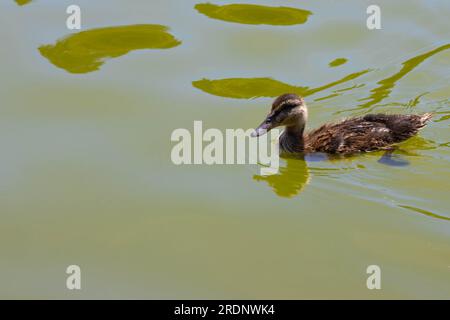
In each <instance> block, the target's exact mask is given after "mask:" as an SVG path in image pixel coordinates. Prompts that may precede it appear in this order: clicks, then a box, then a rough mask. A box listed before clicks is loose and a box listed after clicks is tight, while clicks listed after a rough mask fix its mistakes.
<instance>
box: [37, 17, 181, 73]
mask: <svg viewBox="0 0 450 320" xmlns="http://www.w3.org/2000/svg"><path fill="white" fill-rule="evenodd" d="M167 30H168V28H167V27H165V26H162V25H155V24H142V25H129V26H118V27H107V28H100V29H92V30H88V31H83V32H79V33H76V34H73V35H70V36H68V37H66V38H63V39H61V40H59V41H57V43H56V44H55V45H44V46H41V47H40V48H39V51H40V52H41V54H42V55H43V56H44V57H46V58H47V59H48V60H49V61H50V62H51V63H52V64H54V65H55V66H57V67H59V68H62V69H64V70H66V71H67V72H70V73H88V72H92V71H96V70H98V69H99V68H100V66H102V65H103V63H104V62H105V60H106V59H108V58H116V57H120V56H123V55H125V54H127V53H129V52H130V51H133V50H142V49H169V48H173V47H176V46H178V45H180V44H181V42H180V41H178V40H177V39H175V37H174V36H173V35H171V34H170V33H168V32H167Z"/></svg>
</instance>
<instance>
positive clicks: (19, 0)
mask: <svg viewBox="0 0 450 320" xmlns="http://www.w3.org/2000/svg"><path fill="white" fill-rule="evenodd" d="M15 1H16V3H17V4H18V5H19V6H23V5H26V4H28V3H30V2H31V1H32V0H15Z"/></svg>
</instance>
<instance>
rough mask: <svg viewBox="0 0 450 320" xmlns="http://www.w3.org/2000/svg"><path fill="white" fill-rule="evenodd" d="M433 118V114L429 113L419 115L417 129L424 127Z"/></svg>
mask: <svg viewBox="0 0 450 320" xmlns="http://www.w3.org/2000/svg"><path fill="white" fill-rule="evenodd" d="M432 117H433V114H432V113H431V112H427V113H424V114H422V115H420V118H419V126H418V129H422V128H423V127H425V126H426V124H427V122H428V121H429V120H430V119H431V118H432Z"/></svg>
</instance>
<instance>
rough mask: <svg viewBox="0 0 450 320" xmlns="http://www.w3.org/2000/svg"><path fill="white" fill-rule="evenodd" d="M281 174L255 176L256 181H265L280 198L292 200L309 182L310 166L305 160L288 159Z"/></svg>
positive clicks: (281, 167) (281, 168) (282, 167)
mask: <svg viewBox="0 0 450 320" xmlns="http://www.w3.org/2000/svg"><path fill="white" fill-rule="evenodd" d="M285 161H286V163H285V165H284V166H280V169H279V173H278V174H274V175H269V176H261V175H254V176H253V179H254V180H256V181H265V182H267V184H268V185H269V186H270V187H271V188H272V189H273V191H274V192H275V193H276V194H277V195H278V196H280V197H284V198H292V197H294V196H296V195H298V194H300V193H301V192H302V191H303V189H304V188H305V186H306V185H307V184H308V182H309V171H308V165H307V163H306V161H305V160H304V159H303V158H299V159H296V158H295V159H294V158H286V159H285Z"/></svg>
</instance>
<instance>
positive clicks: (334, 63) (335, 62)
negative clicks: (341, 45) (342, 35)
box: [328, 58, 348, 67]
mask: <svg viewBox="0 0 450 320" xmlns="http://www.w3.org/2000/svg"><path fill="white" fill-rule="evenodd" d="M347 61H348V60H347V59H345V58H337V59H334V60H333V61H331V62H330V63H329V64H328V65H329V66H330V67H337V66H340V65H343V64H344V63H346V62H347Z"/></svg>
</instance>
